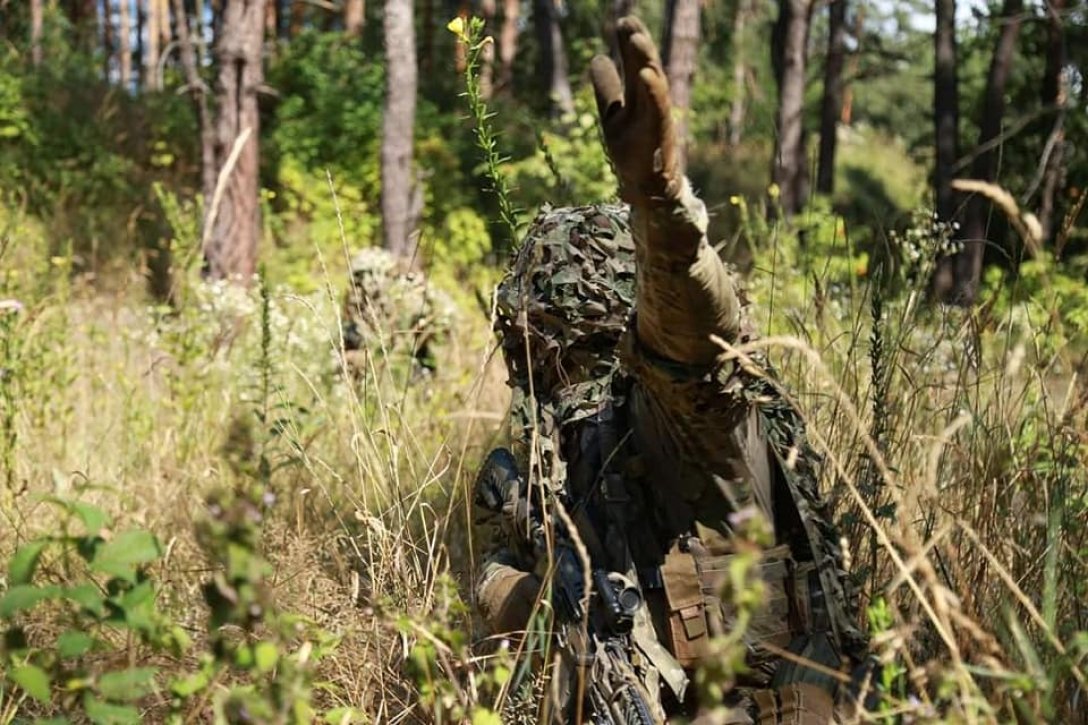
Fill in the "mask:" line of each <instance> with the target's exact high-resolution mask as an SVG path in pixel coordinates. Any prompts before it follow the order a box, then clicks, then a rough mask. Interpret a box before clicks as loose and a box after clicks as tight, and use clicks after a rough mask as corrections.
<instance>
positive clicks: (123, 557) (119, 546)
mask: <svg viewBox="0 0 1088 725" xmlns="http://www.w3.org/2000/svg"><path fill="white" fill-rule="evenodd" d="M160 556H162V547H161V546H159V540H158V539H156V538H155V536H154V535H153V534H151V533H150V532H148V531H144V530H142V529H132V530H129V531H122V532H121V533H119V534H117V535H116V536H114V537H113V538H112V539H111V540H109V541H107V542H106V543H105V544H103V545H102V546H100V547H99V548H98V550H97V551H96V552H95V555H94V559H92V560H91V569H93V570H94V571H100V572H102V573H103V574H109V575H111V576H115V577H118V578H121V579H125V580H126V581H130V582H131V581H134V580H135V568H136V567H137V566H139V565H140V564H147V563H148V562H152V561H155V559H158V558H159V557H160Z"/></svg>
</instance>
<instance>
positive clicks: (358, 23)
mask: <svg viewBox="0 0 1088 725" xmlns="http://www.w3.org/2000/svg"><path fill="white" fill-rule="evenodd" d="M365 22H366V3H365V0H345V2H344V33H345V34H346V35H347V36H348V37H350V38H358V37H361V36H362V34H363V24H364V23H365Z"/></svg>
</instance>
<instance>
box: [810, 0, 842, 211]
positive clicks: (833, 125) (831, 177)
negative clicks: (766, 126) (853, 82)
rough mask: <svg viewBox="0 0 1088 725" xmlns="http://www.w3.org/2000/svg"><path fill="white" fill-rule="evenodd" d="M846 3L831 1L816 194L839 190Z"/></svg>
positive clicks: (839, 0)
mask: <svg viewBox="0 0 1088 725" xmlns="http://www.w3.org/2000/svg"><path fill="white" fill-rule="evenodd" d="M846 3H847V0H831V6H830V8H829V9H828V12H829V18H828V20H829V23H828V36H827V62H826V64H825V65H824V97H823V104H822V108H821V110H820V164H819V167H818V168H817V171H816V191H818V192H820V193H821V194H831V192H833V191H834V190H835V150H836V146H837V145H838V128H839V118H840V117H841V116H842V98H843V79H842V69H843V65H845V60H846Z"/></svg>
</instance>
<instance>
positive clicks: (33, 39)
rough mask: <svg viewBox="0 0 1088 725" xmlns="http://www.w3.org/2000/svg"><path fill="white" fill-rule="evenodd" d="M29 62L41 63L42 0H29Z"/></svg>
mask: <svg viewBox="0 0 1088 725" xmlns="http://www.w3.org/2000/svg"><path fill="white" fill-rule="evenodd" d="M30 62H31V63H32V64H33V65H34V67H35V68H37V67H38V66H40V65H41V64H42V0H30Z"/></svg>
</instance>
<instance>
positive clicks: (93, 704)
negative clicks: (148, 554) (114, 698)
mask: <svg viewBox="0 0 1088 725" xmlns="http://www.w3.org/2000/svg"><path fill="white" fill-rule="evenodd" d="M83 711H84V712H86V713H87V717H88V718H90V720H91V722H93V723H95V725H129V724H130V723H131V725H139V723H140V711H139V710H137V709H136V708H134V707H131V706H129V705H112V704H110V703H108V702H104V701H102V700H99V699H98V698H97V697H94V696H92V695H90V694H88V695H87V696H86V697H84V698H83Z"/></svg>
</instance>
